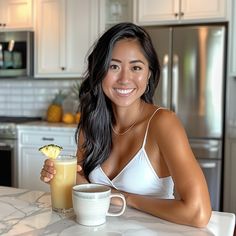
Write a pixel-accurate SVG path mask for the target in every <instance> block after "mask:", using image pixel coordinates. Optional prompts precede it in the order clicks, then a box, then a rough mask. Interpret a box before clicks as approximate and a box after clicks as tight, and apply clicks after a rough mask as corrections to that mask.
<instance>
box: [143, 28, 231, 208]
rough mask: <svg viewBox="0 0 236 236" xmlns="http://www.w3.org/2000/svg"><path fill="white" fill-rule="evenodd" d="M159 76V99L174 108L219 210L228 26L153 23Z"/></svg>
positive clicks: (157, 92)
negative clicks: (158, 24)
mask: <svg viewBox="0 0 236 236" xmlns="http://www.w3.org/2000/svg"><path fill="white" fill-rule="evenodd" d="M145 29H146V30H147V31H148V32H149V34H150V35H151V38H152V41H153V44H154V47H155V48H156V51H157V54H158V57H159V60H160V64H161V79H160V83H159V85H158V88H157V90H156V92H155V99H154V100H155V103H156V104H158V105H160V106H164V107H167V108H169V109H171V110H173V111H175V112H176V113H177V115H178V117H179V118H180V120H181V121H182V123H183V125H184V127H185V130H186V132H187V135H188V138H189V141H190V144H191V147H192V150H193V152H194V154H195V156H196V158H197V160H198V162H199V164H200V166H201V168H202V170H203V172H204V175H205V177H206V180H207V184H208V188H209V192H210V196H211V203H212V208H213V209H214V210H220V209H221V181H222V176H221V175H222V171H221V170H222V162H223V138H224V137H223V136H224V135H223V133H224V125H223V124H224V97H225V92H224V90H225V89H224V88H225V62H226V56H225V41H226V30H227V28H226V27H225V25H208V26H207V25H202V26H173V27H158V26H150V27H145Z"/></svg>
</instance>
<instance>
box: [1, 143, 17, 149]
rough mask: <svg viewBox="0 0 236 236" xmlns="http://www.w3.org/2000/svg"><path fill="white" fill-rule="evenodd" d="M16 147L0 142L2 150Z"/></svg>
mask: <svg viewBox="0 0 236 236" xmlns="http://www.w3.org/2000/svg"><path fill="white" fill-rule="evenodd" d="M13 147H14V145H10V144H7V143H3V142H0V148H1V149H9V148H13Z"/></svg>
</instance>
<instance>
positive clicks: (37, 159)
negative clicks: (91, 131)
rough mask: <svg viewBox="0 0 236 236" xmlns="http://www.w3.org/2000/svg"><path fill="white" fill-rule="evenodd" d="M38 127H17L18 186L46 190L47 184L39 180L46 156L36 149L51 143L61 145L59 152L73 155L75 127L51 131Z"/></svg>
mask: <svg viewBox="0 0 236 236" xmlns="http://www.w3.org/2000/svg"><path fill="white" fill-rule="evenodd" d="M40 129H41V128H39V127H38V129H35V130H34V129H32V130H30V128H28V127H27V129H25V128H22V129H21V128H18V186H19V188H24V189H30V190H41V191H46V192H48V191H50V187H49V184H46V183H44V182H42V181H41V180H40V172H41V169H42V167H43V163H44V161H45V159H46V157H45V156H44V155H43V154H42V153H41V152H39V150H38V149H39V147H41V146H43V145H47V144H50V143H53V144H57V145H59V146H62V147H63V150H62V152H61V154H70V155H75V154H76V143H75V139H74V137H75V129H74V128H71V129H70V128H67V129H66V128H63V129H61V128H58V129H56V128H54V129H53V131H44V130H42V131H41V130H40Z"/></svg>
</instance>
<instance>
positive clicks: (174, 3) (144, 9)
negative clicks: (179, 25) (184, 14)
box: [136, 0, 180, 25]
mask: <svg viewBox="0 0 236 236" xmlns="http://www.w3.org/2000/svg"><path fill="white" fill-rule="evenodd" d="M179 7H180V0H165V1H163V0H138V1H137V11H136V13H137V23H138V24H141V25H145V24H163V21H164V22H175V21H176V19H177V18H178V14H179V11H180V9H179Z"/></svg>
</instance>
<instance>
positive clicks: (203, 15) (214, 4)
mask: <svg viewBox="0 0 236 236" xmlns="http://www.w3.org/2000/svg"><path fill="white" fill-rule="evenodd" d="M227 1H228V0H209V1H205V0H165V1H163V0H135V8H134V11H135V14H136V17H135V19H136V23H138V24H140V25H148V24H165V23H166V24H168V23H183V22H198V23H199V22H201V21H207V22H209V21H219V20H226V10H227Z"/></svg>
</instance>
